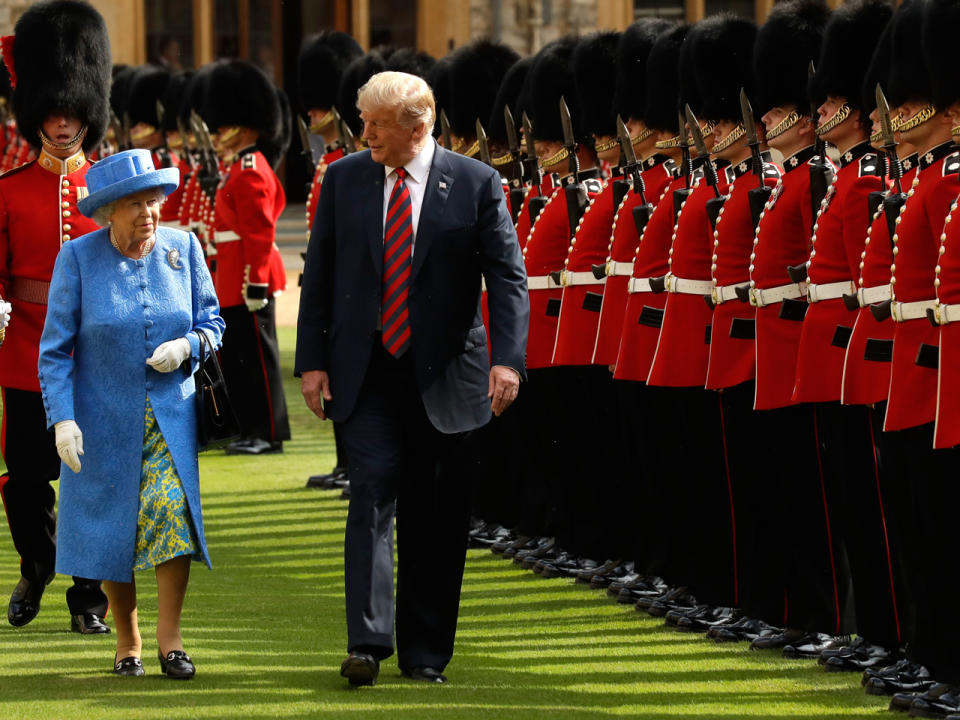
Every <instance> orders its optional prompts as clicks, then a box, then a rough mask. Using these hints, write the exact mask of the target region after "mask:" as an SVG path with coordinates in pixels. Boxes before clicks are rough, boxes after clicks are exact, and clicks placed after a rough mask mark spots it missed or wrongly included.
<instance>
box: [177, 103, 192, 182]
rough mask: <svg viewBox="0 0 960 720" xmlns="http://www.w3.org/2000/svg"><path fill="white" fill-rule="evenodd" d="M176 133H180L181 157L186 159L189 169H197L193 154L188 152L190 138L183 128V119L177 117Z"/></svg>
mask: <svg viewBox="0 0 960 720" xmlns="http://www.w3.org/2000/svg"><path fill="white" fill-rule="evenodd" d="M177 132H178V133H180V142H181V143H182V144H183V156H184V157H185V158H186V160H187V164H188V165H189V166H190V169H191V170H194V169H195V168H196V167H197V162H196V159H195V158H194V157H193V153H192V152H190V136H189V135H188V134H187V128H186V127H184V124H183V119H182V118H180V117H179V116H178V117H177Z"/></svg>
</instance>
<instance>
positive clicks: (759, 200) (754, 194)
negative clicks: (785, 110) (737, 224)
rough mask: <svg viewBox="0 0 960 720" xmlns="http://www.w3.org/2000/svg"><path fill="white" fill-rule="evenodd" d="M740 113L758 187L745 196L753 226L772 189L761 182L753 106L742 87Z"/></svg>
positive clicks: (761, 166)
mask: <svg viewBox="0 0 960 720" xmlns="http://www.w3.org/2000/svg"><path fill="white" fill-rule="evenodd" d="M740 114H741V115H743V129H744V130H745V131H746V133H747V144H748V145H749V146H750V155H751V156H752V157H753V174H754V175H756V176H757V181H758V182H759V183H760V186H759V187H756V188H754V189H752V190H750V191H749V192H748V193H747V197H748V199H749V201H750V216H751V218H752V219H753V227H754V228H756V227H757V225H759V224H760V213H762V212H763V208H764V206H765V205H766V204H767V200H769V199H770V193H772V192H773V190H772V189H771V188H769V187H767V186H766V185H765V184H764V182H763V158H762V157H761V155H760V138H759V136H758V135H757V125H756V123H755V122H754V120H753V107H752V106H751V105H750V99H749V98H748V97H747V93H746V91H745V90H744V89H743V88H740Z"/></svg>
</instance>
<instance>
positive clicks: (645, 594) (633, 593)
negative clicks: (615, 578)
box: [607, 575, 670, 605]
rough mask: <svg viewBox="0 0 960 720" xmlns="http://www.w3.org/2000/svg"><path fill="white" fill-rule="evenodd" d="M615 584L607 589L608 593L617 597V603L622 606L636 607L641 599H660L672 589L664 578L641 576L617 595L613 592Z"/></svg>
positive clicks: (621, 589)
mask: <svg viewBox="0 0 960 720" xmlns="http://www.w3.org/2000/svg"><path fill="white" fill-rule="evenodd" d="M615 584H616V583H611V584H610V587H608V588H607V593H608V594H611V595H616V597H617V602H618V603H619V604H621V605H636V603H637V601H638V600H640V598H652V597H658V596H660V595H663V594H664V593H665V592H667V590H669V589H670V588H669V587H667V584H666V583H665V582H664V581H663V579H662V578H659V577H652V576H650V575H640V576H639V577H638V578H637V579H636V580H634V581H633V582H631V583H629V584H627V585H624V586H623V587H622V588H620V590H619V592H616V593H614V592H613V586H614V585H615Z"/></svg>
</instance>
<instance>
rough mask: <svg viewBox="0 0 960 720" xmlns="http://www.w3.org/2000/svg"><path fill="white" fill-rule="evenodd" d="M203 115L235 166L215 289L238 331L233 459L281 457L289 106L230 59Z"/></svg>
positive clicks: (233, 352) (232, 335)
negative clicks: (280, 166)
mask: <svg viewBox="0 0 960 720" xmlns="http://www.w3.org/2000/svg"><path fill="white" fill-rule="evenodd" d="M203 115H204V117H205V119H206V121H207V125H208V127H210V129H211V131H212V132H215V133H217V135H218V138H217V144H218V149H219V152H220V153H221V155H222V156H223V158H224V162H229V163H230V166H229V168H228V170H227V174H226V177H225V178H224V179H223V183H222V185H221V186H220V188H219V189H218V190H217V195H216V199H215V201H214V211H215V213H216V236H215V240H216V248H217V269H216V274H215V275H214V285H215V287H216V289H217V296H218V297H219V299H220V308H221V315H222V316H223V319H224V320H225V321H226V323H227V327H229V328H230V329H229V332H228V333H227V336H226V337H225V339H224V343H223V347H222V349H221V351H220V355H221V363H222V365H223V372H224V376H225V378H226V381H227V384H228V386H229V387H230V388H231V389H232V393H231V399H232V400H233V404H234V408H235V409H236V411H237V416H238V417H239V420H240V428H241V432H242V433H243V437H242V438H241V439H240V440H238V441H236V442H234V443H231V444H230V445H229V446H227V453H240V454H249V455H259V454H263V453H270V452H280V451H282V449H283V441H284V440H289V439H290V424H289V421H288V419H287V405H286V400H285V399H284V395H283V382H282V379H281V374H280V352H279V349H278V347H277V331H276V303H274V302H272V300H273V298H274V296H275V295H276V294H277V293H279V292H282V291H283V290H284V289H285V288H286V275H285V272H284V269H283V260H282V258H281V257H280V251H279V249H278V248H277V245H276V242H275V237H276V229H277V219H278V218H279V217H280V214H281V213H282V212H283V208H284V206H285V204H286V198H285V195H284V192H283V187H282V186H281V185H280V181H279V179H278V178H277V176H276V174H275V173H274V171H273V167H272V162H278V161H279V159H280V157H281V156H282V146H283V141H282V138H283V134H284V129H283V115H282V108H281V104H280V100H279V98H278V95H277V90H276V89H275V88H274V87H273V85H272V83H271V82H270V81H269V80H268V79H267V77H266V75H264V74H263V72H262V71H261V70H259V69H258V68H256V67H255V66H253V65H251V64H250V63H247V62H244V61H242V60H232V61H228V62H225V63H223V64H218V65H216V66H215V67H214V69H213V70H212V71H211V73H210V78H209V85H208V88H207V95H206V98H205V103H204V113H203ZM261 148H262V150H261ZM268 153H269V154H270V158H269V159H268V157H267V154H268Z"/></svg>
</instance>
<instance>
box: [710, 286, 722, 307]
mask: <svg viewBox="0 0 960 720" xmlns="http://www.w3.org/2000/svg"><path fill="white" fill-rule="evenodd" d="M719 291H720V288H718V287H716V286H714V288H713V290H711V291H710V297H712V298H713V304H714V305H722V304H723V297H722V294H721V293H720V292H719Z"/></svg>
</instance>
